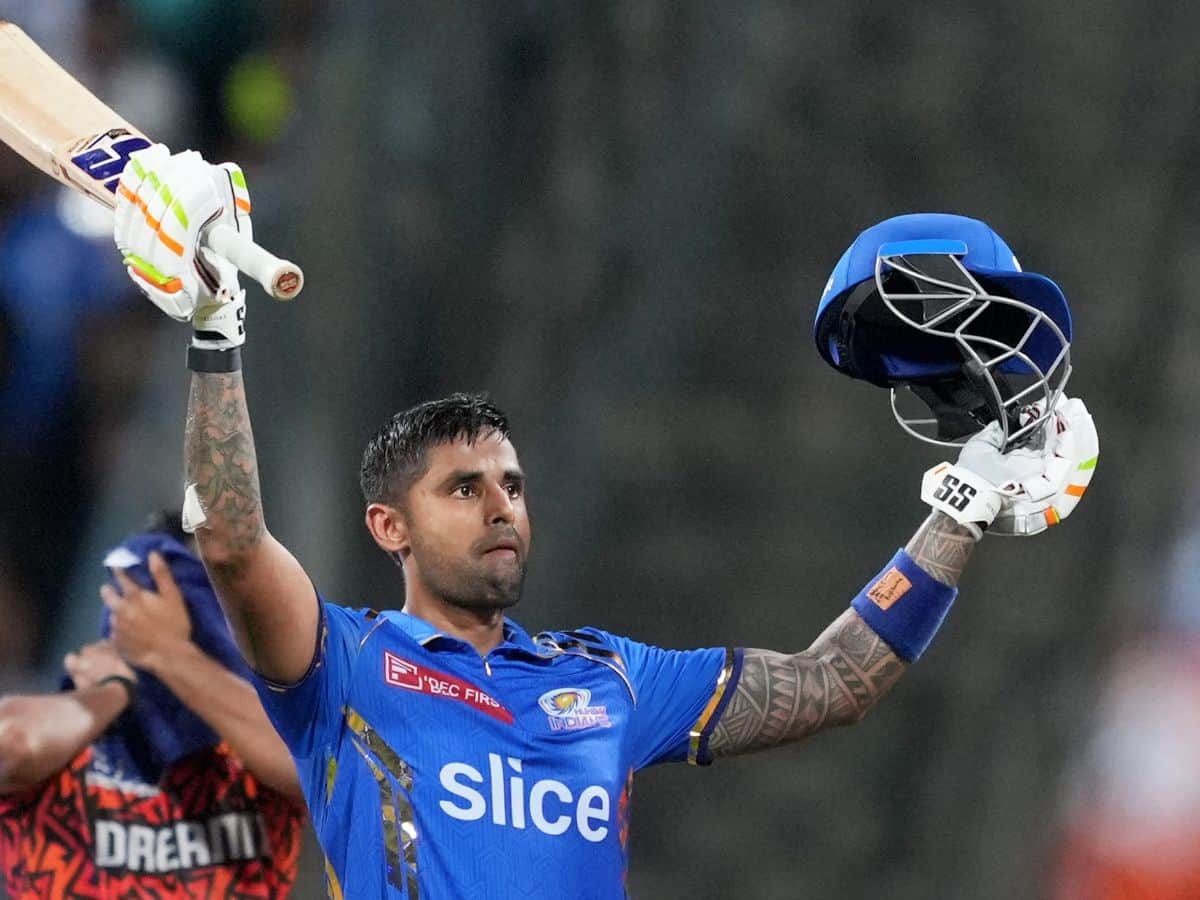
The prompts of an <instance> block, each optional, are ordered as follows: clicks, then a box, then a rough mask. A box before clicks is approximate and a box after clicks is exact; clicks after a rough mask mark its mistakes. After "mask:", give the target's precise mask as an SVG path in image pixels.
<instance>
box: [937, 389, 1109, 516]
mask: <svg viewBox="0 0 1200 900" xmlns="http://www.w3.org/2000/svg"><path fill="white" fill-rule="evenodd" d="M1003 444H1004V432H1003V429H1001V427H1000V425H999V423H997V422H993V423H992V424H990V425H989V426H988V427H987V428H984V429H983V430H982V431H981V432H979V433H978V434H976V435H975V436H973V437H972V438H971V439H970V440H969V441H967V443H966V444H965V445H964V446H963V449H962V452H961V453H960V454H959V457H958V463H957V464H956V465H951V464H950V463H940V464H939V465H936V466H934V467H933V468H932V469H930V470H929V471H927V472H926V473H925V477H924V479H923V480H922V483H921V499H922V500H924V501H925V502H926V503H928V504H929V505H930V506H932V507H933V508H934V509H936V510H940V511H941V512H944V513H945V514H946V515H948V516H950V517H951V518H952V519H954V520H955V521H956V522H958V523H959V524H961V525H964V526H965V527H966V528H968V529H969V530H970V531H971V533H972V534H974V535H975V539H976V540H979V539H980V538H981V537H983V532H984V530H985V529H989V526H990V530H991V532H992V533H993V534H1004V535H1031V534H1038V533H1039V532H1042V531H1045V530H1046V529H1047V528H1049V527H1050V526H1052V525H1057V524H1058V523H1059V522H1061V521H1062V520H1063V519H1065V518H1066V517H1067V516H1068V515H1070V514H1071V512H1072V511H1073V510H1074V509H1075V507H1076V505H1077V504H1078V503H1079V498H1080V497H1082V496H1083V492H1084V490H1085V489H1086V488H1087V485H1088V483H1089V482H1090V481H1091V479H1092V474H1093V472H1094V471H1095V467H1096V460H1097V457H1098V455H1099V449H1100V442H1099V438H1098V437H1097V435H1096V428H1095V424H1094V423H1093V422H1092V417H1091V416H1090V415H1089V414H1088V412H1087V407H1086V406H1084V404H1083V401H1082V400H1068V399H1067V398H1065V397H1062V398H1060V399H1059V402H1058V404H1057V406H1056V407H1055V412H1054V415H1053V416H1051V417H1050V418H1049V419H1048V420H1047V422H1046V424H1045V426H1044V427H1043V429H1042V432H1041V434H1040V440H1037V441H1033V442H1030V443H1027V444H1025V445H1023V446H1021V447H1018V448H1016V449H1015V450H1011V451H1009V452H1008V453H1002V452H1001V449H1002V447H1003Z"/></svg>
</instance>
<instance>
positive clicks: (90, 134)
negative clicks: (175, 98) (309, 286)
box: [0, 21, 304, 300]
mask: <svg viewBox="0 0 1200 900" xmlns="http://www.w3.org/2000/svg"><path fill="white" fill-rule="evenodd" d="M0 140H3V141H4V143H6V144H8V146H10V147H12V148H13V149H14V150H16V151H17V153H19V154H21V155H22V156H23V157H25V158H26V159H27V160H29V161H30V162H31V163H33V164H34V165H35V166H37V167H38V168H39V169H41V170H42V171H43V172H45V173H46V174H47V175H49V176H51V177H52V178H57V179H58V180H59V181H61V182H62V183H63V184H65V185H67V186H68V187H72V188H75V190H77V191H82V192H83V193H85V194H87V195H88V196H89V197H91V198H92V199H93V200H97V201H99V202H100V203H103V204H104V205H105V206H107V207H108V208H109V209H115V208H116V205H117V200H116V190H117V182H118V181H119V180H120V177H121V172H122V171H123V170H124V168H125V164H126V163H127V162H128V161H129V156H130V154H132V153H135V152H136V151H138V150H141V149H143V148H145V147H149V146H150V143H151V142H150V141H149V140H148V139H147V138H146V136H145V135H143V134H142V133H141V132H139V131H138V130H137V129H136V128H134V127H133V126H132V125H130V124H129V123H128V122H126V121H125V120H124V119H122V118H121V117H120V116H118V115H117V114H116V113H115V112H113V111H112V110H111V109H109V108H108V107H107V106H105V105H104V104H103V103H101V102H100V100H99V99H97V98H96V96H95V95H93V94H92V92H91V91H89V90H88V89H87V88H85V87H84V86H83V85H82V84H80V83H79V82H78V81H76V80H75V79H74V78H72V77H71V75H70V73H68V72H67V71H66V70H65V69H63V68H62V67H61V66H60V65H59V64H58V63H56V62H55V61H54V60H53V59H51V58H50V57H49V56H48V55H47V54H46V53H45V51H43V50H42V48H41V47H39V46H38V45H37V44H36V43H35V42H34V41H33V40H32V39H30V37H29V35H27V34H26V33H25V32H24V31H22V30H21V29H20V28H19V27H17V26H16V25H14V24H13V23H12V22H4V21H0ZM200 240H201V242H202V243H203V244H204V246H206V247H208V248H209V249H211V250H212V251H214V252H215V253H217V254H218V255H220V256H222V257H224V258H225V259H227V260H229V261H230V262H231V263H233V264H234V265H235V266H237V267H238V269H239V270H240V271H242V272H244V273H246V274H247V275H249V276H250V277H251V278H253V279H254V280H255V281H257V282H258V283H259V284H261V285H262V286H263V288H264V290H266V292H267V293H268V294H270V295H271V296H272V297H274V298H275V299H277V300H291V299H293V298H294V297H295V296H296V295H297V294H299V293H300V289H301V288H302V287H303V286H304V274H303V273H302V272H301V271H300V269H299V267H298V266H296V264H295V263H290V262H288V261H286V260H282V259H279V258H278V257H276V256H274V255H273V254H271V253H269V252H267V251H266V250H264V249H263V248H262V247H260V246H258V244H256V243H254V241H252V240H250V239H249V238H248V237H246V235H244V234H242V233H241V232H239V231H238V230H237V229H236V228H233V227H231V226H229V225H224V224H218V225H213V226H211V227H209V228H208V229H207V230H206V231H204V232H202V234H201V237H200Z"/></svg>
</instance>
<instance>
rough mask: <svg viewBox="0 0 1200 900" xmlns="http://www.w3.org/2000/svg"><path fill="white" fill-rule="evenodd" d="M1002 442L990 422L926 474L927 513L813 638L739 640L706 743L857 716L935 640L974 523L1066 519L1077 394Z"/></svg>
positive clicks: (1089, 435)
mask: <svg viewBox="0 0 1200 900" xmlns="http://www.w3.org/2000/svg"><path fill="white" fill-rule="evenodd" d="M1003 448H1004V440H1003V435H1002V432H1001V429H1000V428H999V426H998V425H996V423H993V424H992V425H990V426H989V427H988V428H985V429H983V430H982V431H980V432H979V433H978V434H976V435H975V436H974V437H972V438H971V439H970V440H969V441H968V442H967V443H966V445H965V446H964V447H963V450H962V453H961V454H960V455H959V459H958V463H957V464H955V465H951V464H950V463H941V464H939V465H937V466H934V467H933V468H931V469H930V470H929V471H927V472H926V473H925V476H924V479H923V481H922V486H921V499H922V500H924V501H925V502H926V503H928V504H929V505H930V506H931V507H933V510H934V511H933V513H932V514H931V515H930V516H929V518H927V519H926V520H925V523H924V524H923V525H922V526H921V527H920V528H919V529H918V530H917V532H916V534H914V535H913V537H912V540H910V541H909V542H908V546H907V547H906V548H905V549H904V550H903V551H901V552H900V553H898V554H897V555H896V556H895V557H893V558H892V560H891V562H890V563H888V565H887V566H886V567H885V568H884V570H883V571H882V572H880V573H879V575H878V576H877V577H876V578H875V579H874V580H873V581H872V582H871V583H869V584H868V585H867V586H866V587H865V588H863V591H862V592H861V593H860V594H859V595H858V596H857V597H855V599H854V602H853V604H852V607H851V609H848V610H847V611H846V612H844V613H842V615H841V616H839V617H838V618H837V619H836V620H835V621H834V622H833V624H832V625H830V626H829V627H828V628H827V629H826V630H825V631H824V633H823V634H822V635H821V636H820V637H819V638H817V640H816V641H815V642H814V643H813V645H812V646H811V647H809V648H808V649H807V650H804V651H802V652H800V653H790V654H789V653H776V652H773V651H770V650H745V651H744V653H743V657H742V670H741V675H740V677H739V679H738V683H737V685H736V686H735V688H734V692H733V696H732V697H731V698H730V700H729V703H728V705H727V706H726V708H725V710H724V712H723V714H722V716H721V718H720V720H719V721H718V722H717V724H716V727H715V728H714V730H713V733H712V736H711V738H710V739H709V744H708V746H709V752H710V753H712V754H713V755H714V756H730V755H733V754H737V753H749V752H752V751H755V750H763V749H765V748H767V747H774V746H776V745H778V744H784V743H788V742H791V741H797V740H800V739H801V738H803V737H806V736H808V735H810V734H813V733H814V732H817V731H820V730H821V729H823V728H830V727H833V726H836V725H848V724H850V723H852V722H857V721H858V720H859V719H861V718H862V717H863V716H864V715H865V714H866V712H867V710H869V709H870V708H871V707H872V706H874V705H875V703H876V702H878V700H879V698H880V697H882V696H883V695H884V694H886V693H887V692H888V691H889V690H891V687H892V685H894V684H895V683H896V682H897V681H898V680H899V678H900V676H901V675H903V674H904V672H905V670H906V669H907V668H908V663H910V662H912V661H914V660H916V659H917V658H918V657H920V655H921V653H922V652H923V651H924V650H925V648H926V646H928V644H929V642H930V641H931V640H932V639H933V636H934V634H935V633H936V631H937V629H938V627H939V626H940V625H941V622H942V619H943V618H944V617H945V615H946V613H947V611H948V610H949V608H950V604H951V603H952V602H953V600H954V595H955V593H956V590H955V588H956V586H957V585H958V580H959V578H960V576H961V575H962V572H963V568H964V567H965V566H966V564H967V560H968V559H969V558H970V557H971V553H972V552H973V551H974V549H975V544H976V542H978V541H979V540H980V539H981V538H982V537H983V534H984V531H985V530H986V529H988V528H989V527H991V528H992V529H993V530H994V531H997V532H1002V533H1006V534H1010V535H1032V534H1036V533H1039V532H1041V531H1044V530H1045V529H1046V528H1048V527H1050V526H1051V525H1055V524H1057V523H1058V522H1060V521H1062V519H1064V518H1066V516H1067V515H1068V514H1069V513H1070V512H1071V511H1072V510H1073V509H1074V507H1075V505H1076V504H1077V503H1078V501H1079V498H1080V497H1081V496H1082V495H1083V493H1084V489H1085V488H1086V486H1087V483H1088V482H1089V481H1090V479H1091V474H1092V472H1093V471H1094V469H1095V466H1096V459H1097V455H1098V453H1099V439H1098V438H1097V436H1096V429H1095V425H1094V424H1093V422H1092V418H1091V416H1090V415H1089V414H1088V412H1087V408H1086V407H1085V406H1084V405H1083V403H1082V402H1081V401H1079V400H1067V399H1066V398H1063V399H1062V401H1061V402H1060V405H1059V407H1057V408H1056V411H1055V414H1054V415H1053V416H1052V417H1051V418H1050V419H1049V420H1048V422H1047V424H1046V426H1045V430H1044V433H1043V434H1042V435H1041V439H1040V440H1034V441H1031V442H1030V443H1029V444H1026V445H1023V446H1022V447H1019V448H1017V449H1014V450H1010V451H1009V452H1008V453H1004V452H1003Z"/></svg>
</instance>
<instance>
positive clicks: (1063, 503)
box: [988, 397, 1100, 537]
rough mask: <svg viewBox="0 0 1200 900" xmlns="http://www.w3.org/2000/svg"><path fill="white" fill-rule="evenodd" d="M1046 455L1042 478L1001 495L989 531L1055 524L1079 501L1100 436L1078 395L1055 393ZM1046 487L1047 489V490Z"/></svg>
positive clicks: (1020, 532)
mask: <svg viewBox="0 0 1200 900" xmlns="http://www.w3.org/2000/svg"><path fill="white" fill-rule="evenodd" d="M1050 426H1053V429H1054V430H1053V433H1052V434H1051V435H1049V438H1050V441H1049V442H1050V443H1051V444H1052V455H1051V457H1050V461H1049V462H1048V463H1047V466H1046V472H1045V473H1044V476H1043V477H1044V479H1045V481H1044V482H1039V483H1038V484H1036V485H1035V486H1034V490H1032V491H1030V490H1026V491H1024V492H1018V493H1016V494H1013V495H1011V496H1009V497H1007V498H1006V500H1005V504H1004V508H1003V509H1001V511H1000V515H998V516H997V517H996V519H995V521H994V522H992V527H991V528H989V529H988V533H989V534H1002V535H1015V536H1018V537H1024V536H1027V535H1031V534H1040V533H1041V532H1043V531H1045V530H1046V529H1047V528H1051V527H1053V526H1054V525H1057V524H1058V523H1059V522H1061V521H1062V520H1063V519H1065V518H1066V517H1067V516H1069V515H1070V514H1071V513H1072V512H1074V511H1075V507H1076V506H1078V505H1079V501H1080V500H1081V499H1082V498H1083V495H1084V492H1085V491H1086V490H1087V487H1088V485H1089V484H1091V481H1092V476H1093V475H1094V474H1095V473H1096V464H1097V462H1098V461H1099V459H1100V436H1099V435H1098V434H1097V433H1096V423H1095V422H1094V421H1093V420H1092V416H1091V413H1089V412H1088V411H1087V407H1086V406H1085V405H1084V403H1083V401H1082V400H1079V399H1072V400H1068V399H1067V398H1065V397H1063V398H1060V399H1059V402H1058V405H1057V406H1056V407H1055V411H1054V416H1053V417H1052V418H1051V420H1050V422H1049V423H1047V427H1050ZM1047 492H1049V493H1048V494H1047Z"/></svg>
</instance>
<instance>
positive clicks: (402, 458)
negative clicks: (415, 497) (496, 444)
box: [358, 393, 509, 503]
mask: <svg viewBox="0 0 1200 900" xmlns="http://www.w3.org/2000/svg"><path fill="white" fill-rule="evenodd" d="M493 433H494V434H498V435H500V437H503V438H507V437H508V436H509V431H508V416H506V415H505V414H504V413H503V412H501V411H500V410H499V409H498V408H497V407H496V406H494V405H493V404H492V403H491V402H490V401H489V400H488V398H487V395H486V394H462V393H459V394H451V395H450V396H449V397H445V398H443V399H441V400H429V401H427V402H425V403H420V404H417V405H416V406H414V407H412V408H411V409H406V410H404V411H403V412H398V413H396V414H395V415H394V416H392V417H391V418H390V419H388V421H387V422H385V423H384V424H383V427H382V428H380V429H379V431H377V432H376V433H375V436H374V437H372V438H371V440H369V441H368V442H367V449H366V450H364V451H363V458H362V467H361V468H360V469H359V473H358V483H359V486H360V487H361V488H362V492H363V498H364V499H365V500H366V501H367V503H391V502H395V501H396V500H398V499H403V497H404V495H405V494H406V493H407V492H408V489H409V488H410V487H411V486H412V484H413V482H415V481H416V480H417V479H418V478H420V477H421V476H422V475H423V474H424V473H425V471H426V468H427V467H426V456H425V454H426V451H427V450H429V448H430V447H436V446H437V445H438V444H448V443H450V442H451V441H456V440H466V441H467V443H469V444H470V443H474V442H475V441H476V440H477V439H478V438H480V437H486V436H488V435H491V434H493Z"/></svg>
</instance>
